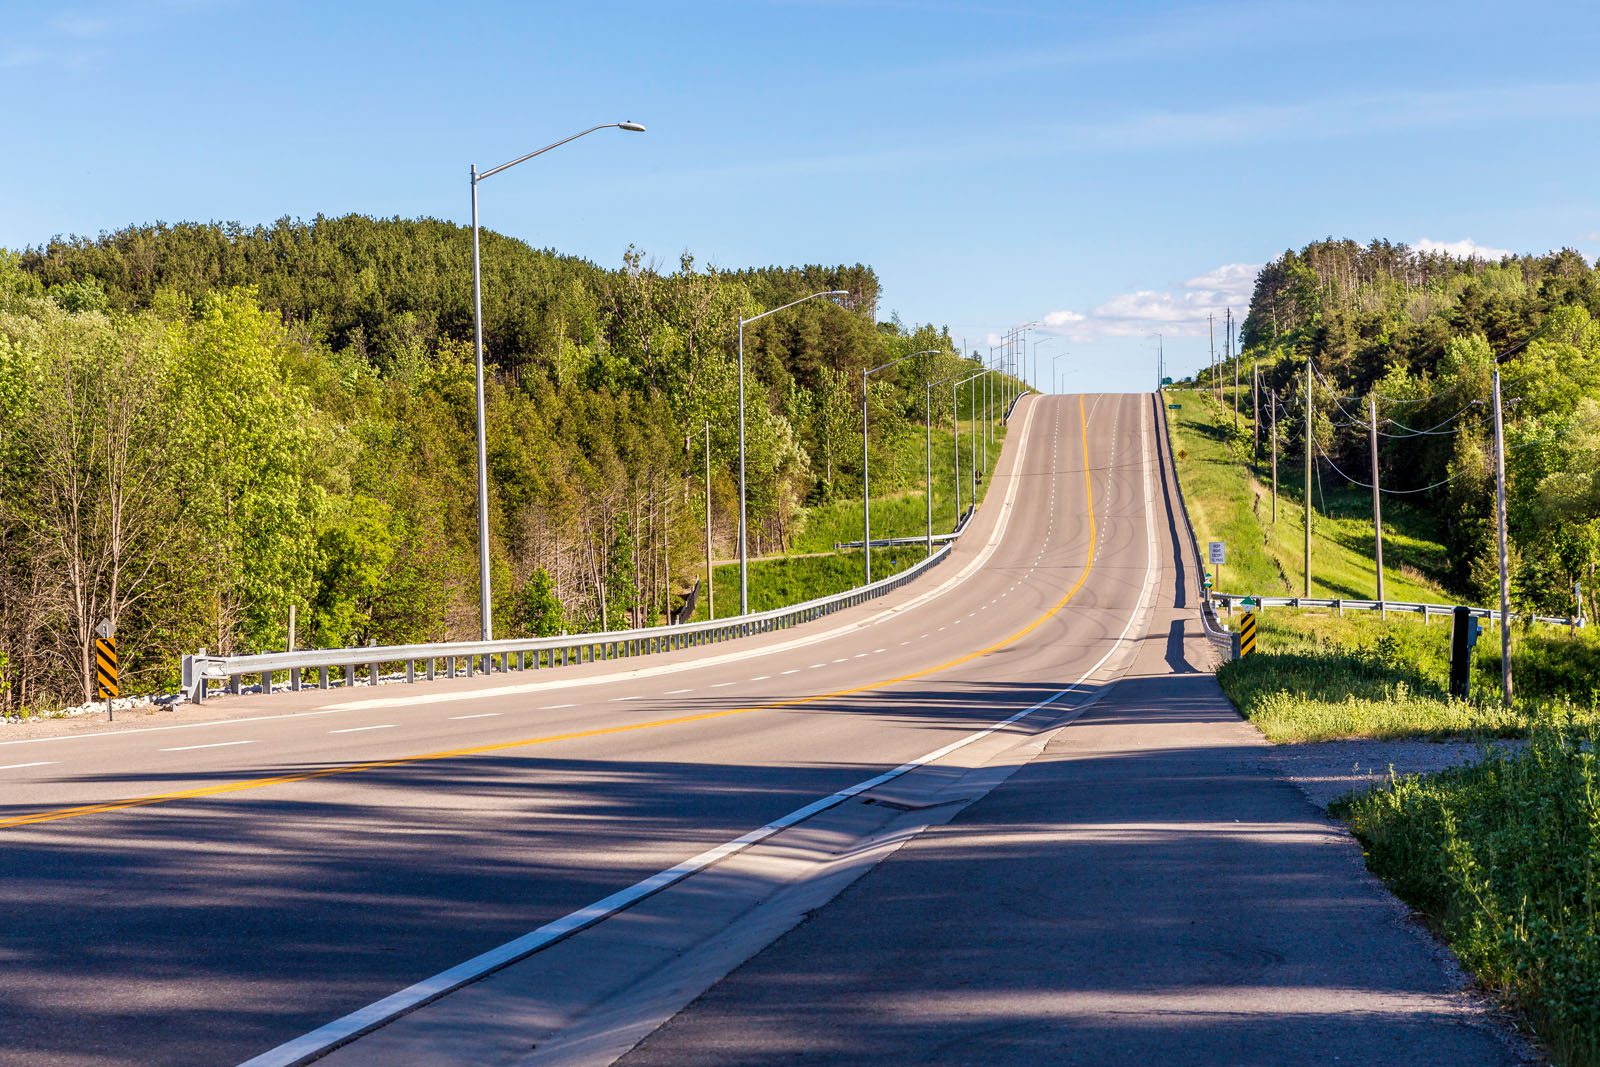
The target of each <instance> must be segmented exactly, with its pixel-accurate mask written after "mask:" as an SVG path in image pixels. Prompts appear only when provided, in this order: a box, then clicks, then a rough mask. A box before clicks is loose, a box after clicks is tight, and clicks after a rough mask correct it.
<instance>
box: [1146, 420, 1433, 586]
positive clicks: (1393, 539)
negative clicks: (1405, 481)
mask: <svg viewBox="0 0 1600 1067" xmlns="http://www.w3.org/2000/svg"><path fill="white" fill-rule="evenodd" d="M1164 395H1165V397H1166V401H1167V403H1168V404H1169V405H1171V404H1178V405H1181V406H1180V407H1178V408H1176V409H1171V408H1169V410H1168V412H1167V415H1168V421H1169V424H1170V426H1171V429H1172V447H1173V454H1174V456H1175V457H1176V466H1177V471H1178V478H1179V480H1180V481H1181V482H1182V483H1183V493H1184V501H1185V503H1186V504H1187V506H1188V509H1189V518H1190V520H1191V521H1192V522H1193V524H1194V532H1195V537H1196V538H1197V539H1198V540H1199V541H1200V545H1201V551H1202V552H1203V551H1204V550H1205V544H1206V542H1207V541H1213V540H1215V541H1223V542H1225V543H1226V544H1227V546H1228V563H1227V565H1226V566H1224V567H1223V568H1222V569H1221V573H1220V574H1218V575H1217V576H1216V578H1215V581H1216V585H1215V588H1216V589H1218V590H1219V591H1221V592H1228V593H1245V594H1255V595H1266V596H1282V595H1289V596H1293V595H1297V594H1303V593H1304V590H1305V587H1304V581H1303V573H1304V571H1303V560H1304V538H1305V509H1304V507H1303V506H1302V501H1301V497H1302V496H1303V486H1304V479H1305V475H1304V467H1303V466H1302V465H1301V464H1302V463H1303V460H1302V459H1301V457H1299V456H1294V455H1286V454H1282V453H1280V455H1279V457H1278V515H1277V521H1276V522H1273V521H1272V483H1271V469H1270V460H1269V459H1266V458H1264V459H1263V461H1262V464H1261V470H1260V472H1259V473H1258V472H1256V471H1253V470H1252V469H1251V465H1250V462H1249V461H1250V435H1249V426H1250V424H1249V419H1248V418H1242V419H1241V420H1240V426H1241V428H1242V432H1241V434H1240V435H1239V436H1238V437H1235V435H1234V432H1233V409H1232V407H1231V406H1230V407H1226V408H1224V407H1222V406H1219V405H1218V404H1217V403H1216V402H1215V400H1213V399H1212V397H1211V396H1210V395H1209V394H1208V393H1206V392H1204V391H1199V390H1187V389H1184V390H1179V389H1169V390H1167V391H1166V393H1165V394H1164ZM1312 494H1313V498H1314V499H1315V500H1316V501H1317V503H1318V508H1317V510H1316V511H1315V512H1314V513H1313V516H1312V526H1311V592H1310V595H1311V596H1313V597H1344V598H1346V599H1356V600H1369V599H1372V598H1373V597H1375V596H1376V595H1377V568H1376V567H1375V566H1374V564H1373V535H1372V517H1371V512H1370V510H1368V508H1369V506H1370V501H1369V500H1368V499H1367V498H1365V497H1363V496H1360V495H1359V494H1354V493H1349V492H1346V493H1327V494H1326V495H1325V496H1324V495H1321V494H1319V493H1318V488H1317V483H1316V482H1315V481H1313V483H1312ZM1383 518H1384V524H1383V526H1384V532H1383V555H1384V582H1385V588H1384V596H1385V597H1386V598H1387V599H1389V600H1413V601H1429V602H1433V603H1446V602H1449V601H1451V600H1452V599H1454V598H1452V597H1451V596H1450V595H1449V594H1448V593H1447V592H1446V590H1445V589H1444V588H1443V586H1442V584H1441V581H1440V576H1441V575H1442V574H1443V572H1444V569H1445V559H1444V549H1443V547H1442V546H1441V545H1440V544H1439V543H1438V542H1437V541H1436V540H1434V539H1433V538H1432V537H1430V536H1429V535H1430V534H1431V533H1432V532H1433V531H1432V530H1431V528H1430V527H1431V525H1432V524H1431V522H1430V521H1429V519H1428V517H1427V516H1426V515H1423V514H1421V513H1419V512H1417V511H1416V510H1415V509H1412V508H1408V507H1406V506H1405V505H1403V504H1401V503H1391V502H1390V501H1388V500H1385V501H1384V516H1383Z"/></svg>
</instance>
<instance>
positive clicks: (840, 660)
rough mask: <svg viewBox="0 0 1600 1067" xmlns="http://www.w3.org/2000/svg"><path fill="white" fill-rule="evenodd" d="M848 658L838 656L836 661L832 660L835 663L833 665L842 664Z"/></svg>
mask: <svg viewBox="0 0 1600 1067" xmlns="http://www.w3.org/2000/svg"><path fill="white" fill-rule="evenodd" d="M849 658H850V657H849V656H840V657H839V658H838V659H836V660H834V661H833V662H835V663H843V662H845V661H846V660H847V659H849Z"/></svg>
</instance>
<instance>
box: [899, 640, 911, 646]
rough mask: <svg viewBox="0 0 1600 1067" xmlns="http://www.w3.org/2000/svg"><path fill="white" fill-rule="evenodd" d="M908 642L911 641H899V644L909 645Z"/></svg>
mask: <svg viewBox="0 0 1600 1067" xmlns="http://www.w3.org/2000/svg"><path fill="white" fill-rule="evenodd" d="M910 643H911V642H910V641H901V642H900V644H901V645H902V646H905V645H909V644H910Z"/></svg>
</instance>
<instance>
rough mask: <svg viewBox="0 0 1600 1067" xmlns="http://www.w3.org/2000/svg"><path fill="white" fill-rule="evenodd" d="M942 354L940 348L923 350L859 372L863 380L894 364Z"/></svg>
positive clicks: (942, 350)
mask: <svg viewBox="0 0 1600 1067" xmlns="http://www.w3.org/2000/svg"><path fill="white" fill-rule="evenodd" d="M943 352H944V349H942V348H924V349H923V350H922V351H921V352H912V353H910V354H908V355H904V356H901V357H900V358H899V359H891V360H890V361H889V362H887V363H882V364H879V365H878V366H876V367H873V368H872V369H871V370H864V371H862V372H861V376H862V377H863V378H865V377H866V376H867V375H869V374H877V373H878V372H879V371H881V370H888V369H889V368H890V367H892V366H894V365H895V364H896V363H904V362H905V361H906V360H908V359H915V358H916V357H917V356H937V355H940V354H941V353H943Z"/></svg>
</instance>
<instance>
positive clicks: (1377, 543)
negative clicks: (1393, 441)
mask: <svg viewBox="0 0 1600 1067" xmlns="http://www.w3.org/2000/svg"><path fill="white" fill-rule="evenodd" d="M1367 418H1368V419H1369V420H1370V421H1369V422H1368V423H1367V432H1368V436H1369V438H1370V443H1371V448H1372V548H1373V560H1374V562H1376V563H1377V566H1378V617H1379V618H1384V619H1386V618H1388V617H1389V609H1388V608H1387V607H1386V606H1385V605H1384V601H1383V504H1382V502H1381V500H1380V496H1381V494H1380V492H1379V490H1378V401H1377V400H1376V399H1375V398H1373V397H1370V396H1369V397H1367Z"/></svg>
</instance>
